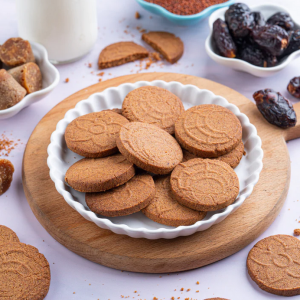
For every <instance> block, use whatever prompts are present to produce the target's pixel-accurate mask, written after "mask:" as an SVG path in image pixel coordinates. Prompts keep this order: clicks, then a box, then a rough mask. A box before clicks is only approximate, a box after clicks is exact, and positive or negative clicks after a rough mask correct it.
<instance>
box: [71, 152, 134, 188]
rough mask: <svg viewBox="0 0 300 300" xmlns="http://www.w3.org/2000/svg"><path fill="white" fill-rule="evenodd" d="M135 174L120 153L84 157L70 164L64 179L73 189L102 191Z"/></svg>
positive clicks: (119, 183) (131, 166) (121, 182)
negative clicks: (102, 156) (99, 156)
mask: <svg viewBox="0 0 300 300" xmlns="http://www.w3.org/2000/svg"><path fill="white" fill-rule="evenodd" d="M134 175H135V170H134V166H133V164H132V163H130V162H129V161H128V160H126V158H125V157H124V156H123V155H121V154H116V155H113V156H109V157H104V158H84V159H82V160H80V161H78V162H76V163H75V164H74V165H72V166H71V167H70V168H69V169H68V171H67V173H66V176H65V181H66V183H67V184H68V185H70V186H71V187H72V188H73V189H74V190H76V191H79V192H86V193H93V192H103V191H107V190H109V189H112V188H115V187H117V186H119V185H121V184H124V183H125V182H127V181H128V180H130V179H131V178H132V177H133V176H134Z"/></svg>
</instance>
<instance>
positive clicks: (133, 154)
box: [117, 122, 182, 174]
mask: <svg viewBox="0 0 300 300" xmlns="http://www.w3.org/2000/svg"><path fill="white" fill-rule="evenodd" d="M117 146H118V148H119V151H120V152H121V153H122V154H123V155H124V156H125V157H126V158H127V159H128V160H129V161H130V162H132V163H134V164H136V165H137V166H138V167H139V168H141V169H143V170H146V171H148V172H152V173H155V174H168V173H170V172H171V171H172V170H173V169H174V168H175V167H176V166H177V165H178V164H179V163H180V162H181V161H182V150H181V148H180V146H179V144H178V143H177V141H176V140H175V139H174V138H173V137H172V136H171V135H170V134H168V133H167V132H166V131H164V130H163V129H160V128H158V127H157V126H155V125H152V124H147V123H141V122H131V123H128V124H126V125H124V126H123V127H122V128H121V130H120V134H119V136H118V137H117Z"/></svg>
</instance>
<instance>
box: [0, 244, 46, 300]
mask: <svg viewBox="0 0 300 300" xmlns="http://www.w3.org/2000/svg"><path fill="white" fill-rule="evenodd" d="M50 277H51V275H50V267H49V263H48V261H47V259H46V258H45V256H44V255H43V254H41V253H39V251H38V249H36V248H35V247H33V246H30V245H26V244H23V243H13V242H9V243H6V244H2V245H1V252H0V298H1V299H5V300H24V299H30V300H42V299H44V298H45V297H46V295H47V293H48V290H49V286H50Z"/></svg>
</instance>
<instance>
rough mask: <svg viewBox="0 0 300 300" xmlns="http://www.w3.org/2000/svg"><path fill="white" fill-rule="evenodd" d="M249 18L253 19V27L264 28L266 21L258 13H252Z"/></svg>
mask: <svg viewBox="0 0 300 300" xmlns="http://www.w3.org/2000/svg"><path fill="white" fill-rule="evenodd" d="M250 16H251V17H253V22H254V25H255V26H264V25H265V24H266V20H265V18H264V16H263V15H262V14H261V12H259V11H253V12H252V13H250Z"/></svg>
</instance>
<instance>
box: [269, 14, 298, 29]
mask: <svg viewBox="0 0 300 300" xmlns="http://www.w3.org/2000/svg"><path fill="white" fill-rule="evenodd" d="M267 23H268V24H270V25H278V26H280V27H282V28H283V29H285V30H286V31H290V30H293V28H294V22H293V20H292V18H291V16H290V15H289V14H287V13H285V12H278V13H276V14H274V15H273V16H271V17H270V18H269V19H268V20H267Z"/></svg>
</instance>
